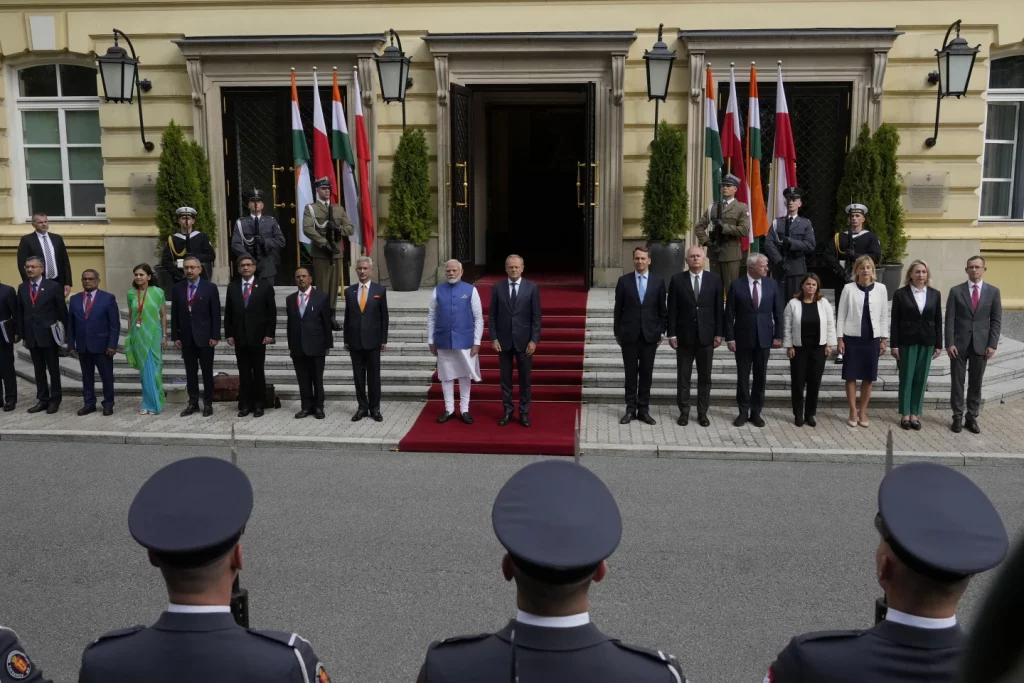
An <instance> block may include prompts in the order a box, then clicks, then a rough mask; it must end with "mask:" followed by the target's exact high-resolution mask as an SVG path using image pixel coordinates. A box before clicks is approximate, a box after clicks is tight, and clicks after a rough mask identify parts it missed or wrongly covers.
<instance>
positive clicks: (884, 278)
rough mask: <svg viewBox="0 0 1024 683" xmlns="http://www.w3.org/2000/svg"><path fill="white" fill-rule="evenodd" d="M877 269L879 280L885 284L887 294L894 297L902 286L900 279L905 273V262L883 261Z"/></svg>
mask: <svg viewBox="0 0 1024 683" xmlns="http://www.w3.org/2000/svg"><path fill="white" fill-rule="evenodd" d="M876 270H878V281H879V282H881V283H882V284H883V285H885V289H886V294H888V295H889V298H890V299H892V295H893V294H895V293H896V290H897V289H899V288H900V286H901V283H900V280H901V279H902V275H903V264H902V263H883V264H881V265H879V266H878V267H877V268H876Z"/></svg>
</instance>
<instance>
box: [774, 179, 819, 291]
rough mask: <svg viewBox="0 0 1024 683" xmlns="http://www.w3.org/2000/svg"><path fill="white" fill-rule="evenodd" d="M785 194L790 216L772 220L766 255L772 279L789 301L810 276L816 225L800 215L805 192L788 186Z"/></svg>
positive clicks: (784, 191) (783, 193)
mask: <svg viewBox="0 0 1024 683" xmlns="http://www.w3.org/2000/svg"><path fill="white" fill-rule="evenodd" d="M782 195H783V196H784V197H785V198H786V207H787V209H788V213H787V214H786V215H785V216H781V217H779V218H776V219H775V220H774V221H772V225H771V228H769V229H768V234H767V235H766V236H765V239H764V253H765V255H766V256H767V257H768V261H769V263H770V265H771V272H772V277H773V278H774V279H775V281H776V282H778V283H779V285H780V287H781V289H782V300H783V301H789V300H790V299H792V298H793V294H794V293H795V292H796V291H797V290H798V289H800V280H802V279H803V277H804V275H806V274H807V261H806V256H807V254H810V253H812V252H813V251H814V226H812V225H811V222H810V221H809V220H807V219H806V218H804V217H803V216H800V215H798V214H797V212H798V211H799V210H800V207H801V206H802V205H803V199H802V197H803V196H804V191H803V190H801V189H800V188H799V187H787V188H786V189H785V190H783V192H782Z"/></svg>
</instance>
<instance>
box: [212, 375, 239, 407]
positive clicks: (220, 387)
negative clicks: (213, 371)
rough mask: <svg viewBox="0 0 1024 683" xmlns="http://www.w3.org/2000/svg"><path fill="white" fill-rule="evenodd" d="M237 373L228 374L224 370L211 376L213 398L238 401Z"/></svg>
mask: <svg viewBox="0 0 1024 683" xmlns="http://www.w3.org/2000/svg"><path fill="white" fill-rule="evenodd" d="M238 381H239V378H238V375H229V374H227V373H225V372H221V373H217V375H216V376H215V377H214V378H213V400H214V401H215V402H221V401H236V402H237V401H238Z"/></svg>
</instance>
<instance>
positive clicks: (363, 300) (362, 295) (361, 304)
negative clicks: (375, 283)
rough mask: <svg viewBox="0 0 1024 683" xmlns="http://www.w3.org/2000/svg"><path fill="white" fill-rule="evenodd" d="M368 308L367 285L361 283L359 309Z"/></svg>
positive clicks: (361, 310)
mask: <svg viewBox="0 0 1024 683" xmlns="http://www.w3.org/2000/svg"><path fill="white" fill-rule="evenodd" d="M365 310H366V286H365V285H359V311H360V312H363V311H365Z"/></svg>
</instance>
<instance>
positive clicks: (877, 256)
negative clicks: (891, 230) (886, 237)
mask: <svg viewBox="0 0 1024 683" xmlns="http://www.w3.org/2000/svg"><path fill="white" fill-rule="evenodd" d="M854 234H855V235H856V237H854V238H853V260H854V261H856V260H857V259H859V258H860V257H861V256H870V257H871V260H872V261H874V262H875V265H876V266H877V265H878V263H879V261H881V260H882V247H881V245H880V244H879V243H878V235H876V234H875V233H873V232H871V231H869V230H862V231H860V232H859V233H854ZM849 244H850V232H849V231H848V230H844V231H842V232H840V233H839V258H841V259H846V252H847V250H849V249H850V247H849V246H848V245H849ZM852 267H853V262H852V261H851V262H850V263H849V264H848V265H847V269H849V268H852Z"/></svg>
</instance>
